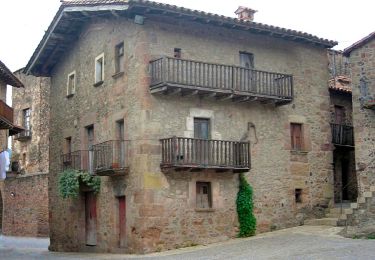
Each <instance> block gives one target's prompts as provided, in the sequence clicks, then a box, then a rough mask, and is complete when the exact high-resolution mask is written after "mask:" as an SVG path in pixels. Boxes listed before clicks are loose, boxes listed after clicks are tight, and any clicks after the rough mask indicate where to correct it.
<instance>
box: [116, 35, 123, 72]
mask: <svg viewBox="0 0 375 260" xmlns="http://www.w3.org/2000/svg"><path fill="white" fill-rule="evenodd" d="M123 71H124V43H123V42H121V43H119V44H117V45H116V47H115V74H117V73H120V72H123Z"/></svg>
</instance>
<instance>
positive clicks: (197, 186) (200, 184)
mask: <svg viewBox="0 0 375 260" xmlns="http://www.w3.org/2000/svg"><path fill="white" fill-rule="evenodd" d="M204 186H205V187H207V199H208V207H204V206H203V205H202V204H201V202H199V195H200V193H199V192H200V189H201V188H203V187H204ZM195 189H196V190H195V195H196V199H195V207H196V209H198V210H211V209H213V203H212V183H211V182H208V181H197V182H196V183H195ZM202 194H204V193H202Z"/></svg>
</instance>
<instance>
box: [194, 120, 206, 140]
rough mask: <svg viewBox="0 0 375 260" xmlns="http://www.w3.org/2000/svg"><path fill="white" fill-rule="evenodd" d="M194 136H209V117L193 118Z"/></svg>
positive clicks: (202, 137) (200, 137) (203, 137)
mask: <svg viewBox="0 0 375 260" xmlns="http://www.w3.org/2000/svg"><path fill="white" fill-rule="evenodd" d="M194 138H198V139H209V138H210V119H207V118H194Z"/></svg>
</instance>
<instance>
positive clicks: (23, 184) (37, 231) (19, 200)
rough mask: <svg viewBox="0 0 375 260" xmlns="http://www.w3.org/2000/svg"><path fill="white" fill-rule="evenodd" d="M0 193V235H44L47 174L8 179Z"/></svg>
mask: <svg viewBox="0 0 375 260" xmlns="http://www.w3.org/2000/svg"><path fill="white" fill-rule="evenodd" d="M0 191H1V197H2V200H3V201H2V202H3V221H2V234H4V235H7V236H30V237H35V236H41V237H47V236H48V230H49V224H48V174H46V173H44V174H38V175H26V176H19V175H18V176H8V177H7V178H6V179H5V180H4V181H3V182H2V185H1V190H0Z"/></svg>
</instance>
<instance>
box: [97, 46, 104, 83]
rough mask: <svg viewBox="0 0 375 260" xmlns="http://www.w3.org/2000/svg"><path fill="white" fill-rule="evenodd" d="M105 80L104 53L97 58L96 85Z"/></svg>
mask: <svg viewBox="0 0 375 260" xmlns="http://www.w3.org/2000/svg"><path fill="white" fill-rule="evenodd" d="M103 81H104V53H103V54H100V55H99V56H98V57H96V58H95V85H100V84H101V83H103Z"/></svg>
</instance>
